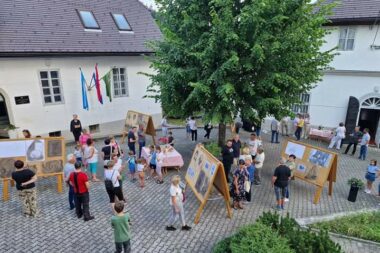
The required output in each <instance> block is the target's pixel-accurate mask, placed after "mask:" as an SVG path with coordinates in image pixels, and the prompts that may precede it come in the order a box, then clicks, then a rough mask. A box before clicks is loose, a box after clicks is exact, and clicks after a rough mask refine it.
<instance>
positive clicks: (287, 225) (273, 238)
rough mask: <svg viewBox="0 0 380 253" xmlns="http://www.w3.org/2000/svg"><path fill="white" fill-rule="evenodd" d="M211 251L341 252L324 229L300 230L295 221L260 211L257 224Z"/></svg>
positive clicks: (228, 252) (221, 242) (241, 231)
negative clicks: (313, 230)
mask: <svg viewBox="0 0 380 253" xmlns="http://www.w3.org/2000/svg"><path fill="white" fill-rule="evenodd" d="M213 252H214V253H235V252H236V253H240V252H263V253H264V252H295V253H340V252H342V250H341V247H340V246H339V244H335V243H334V242H333V241H332V240H331V239H330V238H329V236H328V233H327V231H325V230H321V231H320V232H319V233H314V232H312V231H311V230H310V229H309V230H302V229H301V227H300V226H299V225H298V224H297V222H296V221H295V220H294V219H293V218H290V217H289V214H288V215H287V216H286V217H281V218H280V216H279V215H278V214H277V213H271V212H268V213H263V215H262V216H260V217H259V218H258V219H257V223H255V224H254V225H249V226H246V227H243V228H242V229H240V230H239V231H238V232H237V233H236V234H235V235H233V236H232V237H229V238H226V239H224V240H222V241H220V242H219V243H218V244H216V245H215V247H214V249H213Z"/></svg>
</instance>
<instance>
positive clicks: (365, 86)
mask: <svg viewBox="0 0 380 253" xmlns="http://www.w3.org/2000/svg"><path fill="white" fill-rule="evenodd" d="M350 27H355V29H356V33H355V42H354V49H353V50H352V51H336V52H337V53H339V55H337V56H335V58H334V60H333V62H332V63H331V65H330V66H331V67H332V68H333V70H331V71H328V72H327V73H326V74H325V75H324V77H323V80H322V81H321V82H319V83H318V84H317V85H316V87H315V88H314V89H313V90H311V92H310V93H311V97H310V107H309V112H310V115H311V124H312V125H322V126H325V127H335V126H337V125H338V124H339V122H342V121H343V122H344V121H345V118H346V113H347V105H348V99H349V97H350V96H354V97H357V98H358V99H360V98H361V97H362V96H364V95H366V94H370V93H374V90H375V89H376V87H377V88H378V87H380V50H373V49H371V47H370V46H371V45H372V43H373V41H374V38H375V33H376V27H372V26H369V25H360V26H350ZM326 29H329V30H330V31H331V34H330V35H328V36H327V37H326V43H325V45H324V46H323V47H322V48H321V50H322V51H326V50H329V49H332V48H334V47H336V46H337V45H338V41H339V35H340V27H328V28H326ZM375 44H377V45H380V36H377V39H376V40H375ZM360 102H362V101H360Z"/></svg>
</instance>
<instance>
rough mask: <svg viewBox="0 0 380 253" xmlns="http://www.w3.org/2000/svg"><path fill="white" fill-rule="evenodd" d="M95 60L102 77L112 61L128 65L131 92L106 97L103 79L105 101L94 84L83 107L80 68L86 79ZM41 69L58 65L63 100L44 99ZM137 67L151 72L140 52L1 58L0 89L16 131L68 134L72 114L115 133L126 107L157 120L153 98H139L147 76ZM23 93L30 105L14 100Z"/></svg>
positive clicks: (106, 132)
mask: <svg viewBox="0 0 380 253" xmlns="http://www.w3.org/2000/svg"><path fill="white" fill-rule="evenodd" d="M96 63H98V69H99V76H100V77H102V76H103V75H104V74H106V73H107V72H108V71H109V70H110V69H111V68H112V67H114V66H116V67H126V69H127V75H128V88H129V96H128V97H120V98H113V100H112V102H109V100H108V98H107V97H106V92H105V88H104V84H103V83H102V95H103V101H104V104H103V105H101V104H100V103H99V102H98V101H97V96H96V90H95V89H92V90H91V91H90V92H88V101H89V105H90V110H89V111H87V110H84V109H82V94H81V81H80V71H79V67H81V68H82V70H83V73H84V75H85V77H86V80H87V82H88V83H89V82H90V80H91V76H92V74H93V72H94V66H95V64H96ZM41 70H59V73H60V81H61V87H62V88H63V96H64V103H63V104H58V105H44V104H43V98H42V89H41V84H40V80H39V71H41ZM138 72H149V73H151V70H150V69H149V62H148V61H147V60H145V59H144V58H143V57H142V56H136V57H131V56H128V57H127V56H120V57H111V56H110V57H67V58H64V57H62V58H49V59H47V58H0V92H1V93H2V94H3V95H4V96H5V97H6V100H7V107H8V112H9V114H10V120H11V123H13V124H14V125H16V126H17V127H20V130H21V129H24V128H26V129H29V130H30V131H31V132H32V134H33V135H46V134H47V133H49V132H53V131H63V134H64V135H65V136H67V135H68V134H69V132H68V130H69V123H70V120H71V119H72V115H73V114H74V113H76V114H78V115H79V118H80V119H81V121H82V125H84V126H88V125H94V124H100V131H101V132H100V133H98V135H105V134H111V133H112V134H114V133H117V132H120V131H121V129H122V127H123V120H124V119H125V116H126V113H127V111H128V110H136V111H140V112H145V113H148V114H151V115H153V116H154V118H155V119H156V120H155V121H156V122H155V123H156V125H157V124H158V122H159V119H160V116H161V105H160V104H158V103H155V102H154V100H153V99H145V98H144V99H143V96H144V95H145V91H146V88H147V86H148V85H149V83H150V80H149V78H147V77H146V76H143V75H141V74H138ZM24 95H28V96H29V98H30V104H23V105H16V104H15V100H14V97H15V96H24ZM112 122H113V124H112ZM106 123H108V124H106ZM109 123H111V125H110V124H109ZM70 138H71V137H70Z"/></svg>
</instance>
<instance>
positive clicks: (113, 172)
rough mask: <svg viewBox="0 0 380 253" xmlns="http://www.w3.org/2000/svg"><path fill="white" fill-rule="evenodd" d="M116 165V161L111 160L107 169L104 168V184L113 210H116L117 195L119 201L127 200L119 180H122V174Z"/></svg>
mask: <svg viewBox="0 0 380 253" xmlns="http://www.w3.org/2000/svg"><path fill="white" fill-rule="evenodd" d="M114 165H115V162H114V161H112V160H111V161H109V162H108V163H107V169H105V170H104V182H105V183H104V184H105V187H106V191H107V194H108V197H109V199H110V203H111V207H112V210H114V206H115V197H117V199H118V200H119V201H124V202H125V200H124V195H123V191H122V189H121V185H120V182H119V180H121V175H120V172H119V170H118V169H117V168H114ZM111 184H112V185H111Z"/></svg>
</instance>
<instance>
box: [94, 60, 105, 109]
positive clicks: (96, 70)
mask: <svg viewBox="0 0 380 253" xmlns="http://www.w3.org/2000/svg"><path fill="white" fill-rule="evenodd" d="M95 87H96V93H97V94H98V100H99V102H100V103H101V104H103V98H102V93H101V91H100V80H99V72H98V64H96V65H95Z"/></svg>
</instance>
